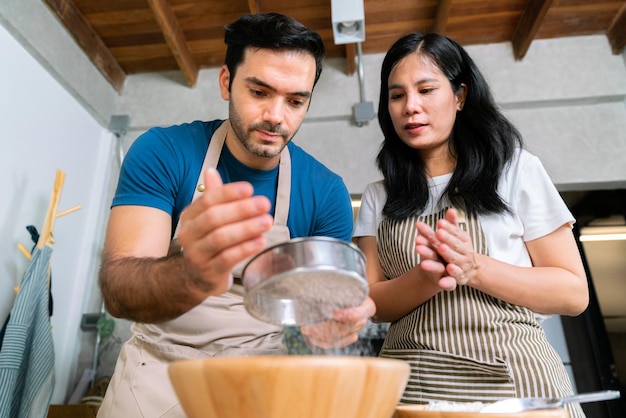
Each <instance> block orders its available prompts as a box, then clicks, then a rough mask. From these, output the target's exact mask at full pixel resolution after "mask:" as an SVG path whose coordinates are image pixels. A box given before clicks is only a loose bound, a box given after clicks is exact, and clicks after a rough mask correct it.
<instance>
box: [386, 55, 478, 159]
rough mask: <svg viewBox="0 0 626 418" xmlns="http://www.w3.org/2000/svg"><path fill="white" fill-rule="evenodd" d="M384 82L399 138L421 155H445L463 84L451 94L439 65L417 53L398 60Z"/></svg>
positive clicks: (447, 152) (463, 93) (461, 96)
mask: <svg viewBox="0 0 626 418" xmlns="http://www.w3.org/2000/svg"><path fill="white" fill-rule="evenodd" d="M387 82H388V87H389V105H388V106H389V114H390V116H391V120H392V121H393V127H394V129H395V131H396V133H397V134H398V136H399V137H400V139H402V141H403V142H404V143H405V144H407V145H408V146H409V147H411V148H413V149H415V150H417V151H418V152H419V153H420V154H421V155H422V156H423V157H425V158H428V157H429V156H434V155H446V156H448V155H449V149H448V139H449V138H450V133H451V132H452V127H453V126H454V121H455V119H456V112H457V111H458V110H461V109H462V107H463V100H464V99H465V93H466V87H465V85H461V89H460V90H459V92H458V93H457V94H455V92H454V91H453V90H452V85H451V84H450V81H449V80H448V79H447V78H446V76H445V75H444V74H443V72H441V70H440V69H439V67H437V65H435V64H434V63H433V62H432V60H431V59H430V58H428V57H426V56H425V55H422V54H419V53H413V54H410V55H407V56H406V57H404V58H403V59H401V60H400V61H398V62H397V63H396V65H395V67H393V69H392V70H391V73H390V74H389V79H388V81H387ZM442 153H445V154H442Z"/></svg>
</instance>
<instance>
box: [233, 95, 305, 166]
mask: <svg viewBox="0 0 626 418" xmlns="http://www.w3.org/2000/svg"><path fill="white" fill-rule="evenodd" d="M235 107H236V106H235V105H234V103H233V101H232V98H231V100H230V101H229V103H228V110H229V120H230V125H231V127H232V128H233V131H234V132H235V136H236V137H237V139H238V140H239V142H241V144H242V145H243V146H244V148H246V149H247V150H248V151H249V152H250V153H252V154H253V155H256V156H257V157H264V158H273V157H276V156H278V155H279V154H280V153H281V151H282V150H283V148H285V146H286V145H287V143H288V142H289V141H290V140H291V138H292V137H293V135H291V136H289V132H288V131H286V130H284V129H282V127H281V126H280V125H272V124H270V123H268V122H260V123H255V124H252V125H250V126H248V127H246V126H245V125H244V123H243V121H242V120H241V117H240V116H239V113H237V110H236V109H235ZM255 130H261V131H266V132H271V133H277V134H279V135H280V136H281V137H282V138H283V140H284V142H283V143H282V144H281V145H280V146H279V147H278V148H276V146H275V145H273V146H267V145H261V144H255V143H254V142H253V141H252V140H251V139H250V133H251V132H253V131H255ZM294 134H295V133H294ZM270 147H271V148H270Z"/></svg>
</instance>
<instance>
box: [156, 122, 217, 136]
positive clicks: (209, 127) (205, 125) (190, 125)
mask: <svg viewBox="0 0 626 418" xmlns="http://www.w3.org/2000/svg"><path fill="white" fill-rule="evenodd" d="M223 122H224V120H223V119H216V120H211V121H202V120H195V121H193V122H185V123H180V124H177V125H170V126H156V127H153V128H151V129H150V130H149V131H148V132H153V133H155V134H160V135H164V136H167V137H176V136H180V135H183V136H187V135H191V136H196V135H199V136H203V137H206V135H207V134H209V138H210V135H212V134H213V132H215V130H216V129H217V128H218V127H219V126H220V125H221V124H222V123H223Z"/></svg>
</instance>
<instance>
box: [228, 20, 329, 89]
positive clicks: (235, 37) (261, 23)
mask: <svg viewBox="0 0 626 418" xmlns="http://www.w3.org/2000/svg"><path fill="white" fill-rule="evenodd" d="M225 29H226V34H225V36H224V42H225V43H226V45H227V46H228V47H227V49H226V61H225V63H226V67H227V68H228V71H229V72H230V74H231V77H230V83H231V84H232V82H233V79H234V78H235V73H236V71H237V67H238V66H239V64H240V63H241V61H242V60H243V55H244V52H245V50H246V48H248V47H252V48H267V49H277V50H281V49H287V50H294V51H302V52H308V53H310V54H311V55H313V57H314V58H315V66H316V70H315V81H314V83H313V85H315V84H316V83H317V80H319V77H320V74H321V73H322V61H323V59H324V56H325V54H326V48H325V47H324V42H323V41H322V37H321V36H320V35H319V34H318V33H317V32H315V31H312V30H311V29H309V28H307V27H306V26H304V25H303V24H302V23H300V22H298V21H297V20H295V19H293V18H291V17H288V16H284V15H281V14H278V13H257V14H249V15H244V16H242V17H240V18H239V19H238V20H236V21H235V22H233V23H231V24H229V25H226V27H225ZM228 88H229V90H230V85H229V86H228Z"/></svg>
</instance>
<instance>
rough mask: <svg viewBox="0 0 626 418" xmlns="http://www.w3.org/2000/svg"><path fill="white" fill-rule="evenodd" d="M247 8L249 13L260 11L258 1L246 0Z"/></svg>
mask: <svg viewBox="0 0 626 418" xmlns="http://www.w3.org/2000/svg"><path fill="white" fill-rule="evenodd" d="M248 10H249V11H250V14H255V13H259V12H260V11H261V8H260V7H259V1H258V0H248Z"/></svg>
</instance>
